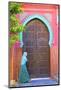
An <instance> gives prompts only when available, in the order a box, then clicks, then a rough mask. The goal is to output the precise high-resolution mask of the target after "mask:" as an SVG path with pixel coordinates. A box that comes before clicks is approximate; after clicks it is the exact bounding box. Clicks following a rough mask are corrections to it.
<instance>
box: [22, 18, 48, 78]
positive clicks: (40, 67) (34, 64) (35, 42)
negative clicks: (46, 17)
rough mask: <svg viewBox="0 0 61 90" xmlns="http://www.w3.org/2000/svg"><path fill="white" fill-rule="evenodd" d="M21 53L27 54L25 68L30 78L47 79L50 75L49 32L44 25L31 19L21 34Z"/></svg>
mask: <svg viewBox="0 0 61 90" xmlns="http://www.w3.org/2000/svg"><path fill="white" fill-rule="evenodd" d="M23 42H24V47H23V52H24V51H27V53H28V56H27V58H28V63H27V68H28V71H29V75H30V77H31V78H40V77H48V76H49V75H50V72H49V70H50V66H49V61H50V56H49V55H50V48H49V45H48V42H49V32H48V28H47V27H46V26H45V24H44V23H43V22H42V21H40V20H38V19H33V20H31V21H30V22H28V23H27V25H26V30H25V31H24V32H23Z"/></svg>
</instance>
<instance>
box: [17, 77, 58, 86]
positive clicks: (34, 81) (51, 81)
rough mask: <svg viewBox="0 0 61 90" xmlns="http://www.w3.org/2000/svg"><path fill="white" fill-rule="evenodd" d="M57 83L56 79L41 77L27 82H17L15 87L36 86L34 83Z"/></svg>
mask: <svg viewBox="0 0 61 90" xmlns="http://www.w3.org/2000/svg"><path fill="white" fill-rule="evenodd" d="M55 84H56V85H57V84H58V82H57V81H56V80H53V79H50V78H45V79H44V78H41V79H39V80H37V79H36V80H31V81H30V82H29V83H22V84H21V83H19V84H17V85H16V87H22V86H36V85H41V86H42V85H55Z"/></svg>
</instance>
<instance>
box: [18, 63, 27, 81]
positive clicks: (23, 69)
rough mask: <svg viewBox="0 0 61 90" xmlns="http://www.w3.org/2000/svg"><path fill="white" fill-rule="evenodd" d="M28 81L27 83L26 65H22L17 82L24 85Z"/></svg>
mask: <svg viewBox="0 0 61 90" xmlns="http://www.w3.org/2000/svg"><path fill="white" fill-rule="evenodd" d="M28 81H29V74H28V71H27V67H26V64H24V65H22V66H21V71H20V75H19V82H20V83H26V82H28Z"/></svg>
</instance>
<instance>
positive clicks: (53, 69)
mask: <svg viewBox="0 0 61 90" xmlns="http://www.w3.org/2000/svg"><path fill="white" fill-rule="evenodd" d="M22 10H23V13H22V14H18V15H17V18H19V22H20V23H23V22H24V21H25V19H26V18H27V17H28V16H31V15H34V14H39V15H42V16H44V17H45V18H46V19H47V20H48V22H49V24H50V26H51V28H52V31H53V44H52V46H51V48H50V73H51V77H53V78H57V76H58V32H59V30H58V22H57V16H58V14H57V12H58V6H57V5H55V6H54V5H40V4H37V6H36V4H35V5H34V4H32V5H30V4H23V7H22Z"/></svg>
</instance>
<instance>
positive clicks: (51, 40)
mask: <svg viewBox="0 0 61 90" xmlns="http://www.w3.org/2000/svg"><path fill="white" fill-rule="evenodd" d="M35 18H37V19H39V20H40V21H42V22H43V23H44V24H45V25H46V26H47V28H48V29H47V30H48V32H49V46H50V47H51V46H52V43H53V32H52V28H51V25H50V24H49V22H48V20H47V19H46V18H45V17H44V16H41V15H38V14H37V15H31V16H28V17H27V18H26V19H25V21H24V22H23V26H26V24H27V23H28V22H29V21H31V20H33V19H35ZM19 34H20V36H21V37H20V38H21V41H22V42H23V32H20V33H19ZM32 79H33V78H31V80H32ZM35 79H36V78H35ZM37 79H38V78H37Z"/></svg>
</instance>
